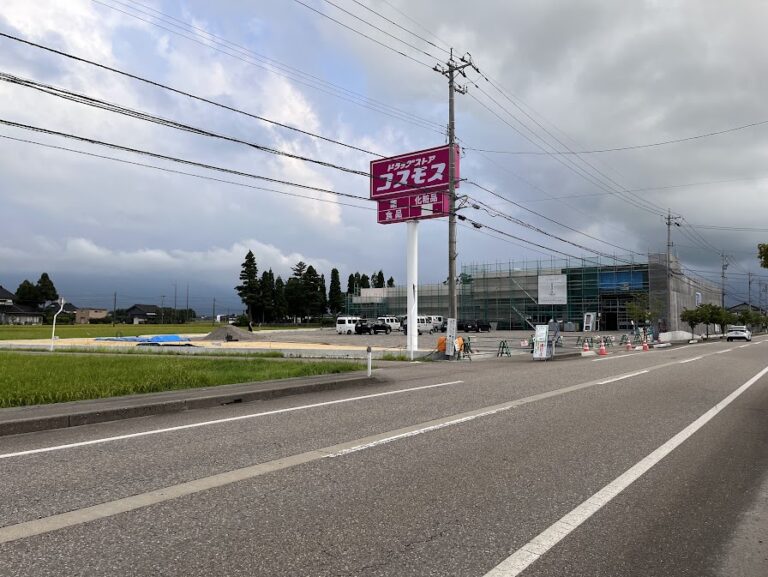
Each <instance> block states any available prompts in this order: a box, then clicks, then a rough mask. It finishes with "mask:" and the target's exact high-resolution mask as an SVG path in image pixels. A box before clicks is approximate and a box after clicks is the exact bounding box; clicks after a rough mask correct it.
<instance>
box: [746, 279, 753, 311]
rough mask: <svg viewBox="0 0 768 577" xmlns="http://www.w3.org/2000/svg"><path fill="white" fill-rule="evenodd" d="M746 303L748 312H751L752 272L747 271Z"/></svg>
mask: <svg viewBox="0 0 768 577" xmlns="http://www.w3.org/2000/svg"><path fill="white" fill-rule="evenodd" d="M747 286H748V287H749V288H748V289H747V305H748V306H749V312H752V273H751V272H748V273H747Z"/></svg>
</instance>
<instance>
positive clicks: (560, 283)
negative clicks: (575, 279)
mask: <svg viewBox="0 0 768 577" xmlns="http://www.w3.org/2000/svg"><path fill="white" fill-rule="evenodd" d="M539 304H540V305H567V304H568V276H567V275H564V274H542V275H539Z"/></svg>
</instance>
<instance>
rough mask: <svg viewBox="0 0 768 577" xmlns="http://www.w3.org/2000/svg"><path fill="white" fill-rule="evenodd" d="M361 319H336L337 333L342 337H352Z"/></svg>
mask: <svg viewBox="0 0 768 577" xmlns="http://www.w3.org/2000/svg"><path fill="white" fill-rule="evenodd" d="M359 320H360V317H339V318H337V319H336V332H337V333H338V334H340V335H351V334H352V333H353V332H354V331H355V323H356V322H357V321H359Z"/></svg>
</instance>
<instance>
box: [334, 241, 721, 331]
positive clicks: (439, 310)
mask: <svg viewBox="0 0 768 577" xmlns="http://www.w3.org/2000/svg"><path fill="white" fill-rule="evenodd" d="M457 281H458V290H457V295H458V296H457V299H458V311H459V318H460V319H483V320H488V321H489V322H490V323H491V325H492V326H495V327H496V328H497V329H522V328H530V327H531V326H533V325H536V324H542V323H545V322H546V321H548V320H549V319H551V318H554V319H556V320H558V321H561V322H562V326H563V328H564V330H574V331H579V330H584V329H585V328H586V329H587V330H629V329H631V327H632V319H631V318H630V314H629V313H628V310H627V305H628V303H631V302H635V303H639V302H643V303H645V304H646V305H647V308H648V309H649V310H650V311H651V312H652V315H651V316H652V320H651V322H652V323H653V325H654V326H656V327H658V328H660V329H661V330H662V331H666V330H687V325H685V326H684V325H683V323H682V322H681V321H680V312H681V311H683V310H684V309H686V308H689V309H692V308H695V307H696V306H697V305H698V304H702V303H712V304H717V305H719V304H720V301H721V291H720V288H719V287H717V286H716V285H714V284H712V283H711V282H708V281H706V280H703V279H700V278H696V277H691V276H688V275H685V274H684V273H683V272H682V269H681V267H680V263H679V262H678V260H677V259H676V258H675V257H671V258H670V266H669V267H667V255H666V254H651V255H649V256H648V257H647V259H643V260H638V259H637V258H634V259H633V258H631V257H614V258H610V259H607V258H597V257H596V258H579V259H576V258H569V259H549V260H521V261H510V262H507V263H494V264H482V265H468V266H464V267H462V272H461V274H460V275H459V278H458V279H457ZM418 299H419V314H424V315H442V316H445V315H446V312H447V311H448V287H447V286H446V285H445V284H437V285H420V286H419V291H418ZM670 311H671V314H670ZM347 312H348V313H350V314H355V315H360V316H366V317H377V316H381V315H396V316H400V315H405V314H406V289H405V287H393V288H382V289H362V290H361V291H360V294H359V295H353V296H352V297H351V298H349V299H348V303H347ZM585 323H586V325H587V326H586V327H585Z"/></svg>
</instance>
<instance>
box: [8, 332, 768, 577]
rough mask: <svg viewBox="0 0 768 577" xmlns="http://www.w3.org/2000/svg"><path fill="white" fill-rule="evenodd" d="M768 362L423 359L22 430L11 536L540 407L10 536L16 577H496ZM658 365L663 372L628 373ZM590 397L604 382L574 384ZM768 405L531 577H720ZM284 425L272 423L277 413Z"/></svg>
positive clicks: (767, 355) (643, 483) (759, 387)
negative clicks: (333, 380) (199, 484)
mask: <svg viewBox="0 0 768 577" xmlns="http://www.w3.org/2000/svg"><path fill="white" fill-rule="evenodd" d="M723 351H726V352H723ZM698 357H701V358H698ZM767 359H768V343H763V342H753V343H752V344H751V345H748V346H745V347H741V345H740V344H737V343H731V344H726V343H712V344H707V345H697V346H692V347H681V348H676V349H675V348H673V349H665V350H658V351H651V352H649V353H643V354H636V355H624V356H619V355H613V356H609V357H607V358H605V359H599V360H596V359H573V360H569V361H563V362H555V363H534V362H532V361H528V362H524V363H521V362H513V363H510V362H509V359H498V360H492V361H488V362H484V363H466V362H465V363H459V364H453V365H447V364H443V363H424V364H420V365H402V366H397V367H390V368H387V369H385V370H383V371H382V375H381V377H380V379H379V380H378V381H377V382H376V383H375V384H371V385H366V386H360V387H355V388H354V389H345V390H335V391H327V392H322V393H311V394H307V395H302V396H298V397H287V398H282V399H276V400H270V401H264V402H259V403H254V404H248V405H230V406H227V407H219V408H215V409H207V410H200V411H189V412H185V413H179V414H174V415H164V416H151V417H147V418H143V419H132V420H129V421H119V422H111V423H102V424H98V425H89V426H83V427H75V428H72V429H67V430H63V431H47V432H42V433H33V434H27V435H18V436H13V437H4V438H0V472H2V477H3V480H2V481H3V488H4V495H5V499H4V500H3V503H2V504H0V526H3V527H5V530H6V531H7V530H9V529H11V530H12V529H13V527H14V525H16V524H18V523H23V522H35V520H37V519H38V518H41V517H48V516H51V515H55V514H57V513H65V512H67V511H73V510H77V509H82V508H84V507H89V506H94V505H99V504H101V503H105V502H111V501H114V500H115V499H121V498H131V497H132V496H136V495H139V494H144V493H146V492H148V491H152V490H154V489H163V488H168V489H169V490H170V488H171V487H172V486H177V485H178V484H179V483H184V482H188V481H193V480H196V479H201V478H210V477H211V476H214V475H220V474H227V473H228V472H231V471H233V470H236V469H238V468H243V467H249V466H252V465H254V464H266V463H275V462H276V461H277V460H280V459H288V458H291V457H293V456H296V455H314V454H315V453H318V452H319V451H321V450H322V449H323V448H328V447H332V446H334V445H336V444H338V443H344V442H349V441H354V440H357V439H366V438H367V437H369V436H370V435H375V434H382V433H387V432H395V431H398V430H400V429H401V428H403V427H409V426H411V427H413V426H420V425H423V424H426V423H429V422H433V421H434V420H435V419H449V418H450V417H451V416H455V415H461V414H465V413H467V412H468V411H478V410H481V409H487V408H489V407H496V408H497V409H498V407H499V406H500V404H503V403H508V402H510V401H520V400H521V399H527V401H526V402H525V403H521V404H517V405H514V406H510V407H508V408H506V409H498V410H497V412H495V413H493V414H486V415H483V416H478V417H477V418H474V419H472V420H467V421H464V422H461V423H456V424H452V425H449V426H442V427H441V428H436V429H433V430H429V431H426V432H423V434H418V435H413V436H407V437H402V438H399V439H397V440H393V441H392V442H389V443H386V444H382V445H378V446H373V447H370V448H366V449H363V450H359V451H357V452H353V453H350V454H345V455H343V456H338V457H334V458H328V457H327V456H326V455H323V456H321V457H318V458H310V459H308V460H304V461H302V462H301V464H296V465H293V466H288V467H287V468H282V469H280V470H275V471H273V472H269V473H263V474H256V475H253V476H251V477H249V478H246V479H244V480H240V481H237V482H231V483H227V484H223V485H221V486H218V487H216V488H211V489H208V490H204V491H199V492H194V493H192V494H189V495H187V496H182V497H180V498H177V499H171V500H165V501H162V502H159V503H157V504H155V505H151V506H147V507H143V508H137V509H135V510H132V511H129V512H126V513H121V514H117V515H113V516H108V517H106V518H104V519H101V520H95V521H90V522H87V523H81V524H74V525H72V526H68V527H65V528H62V529H60V530H57V531H52V532H48V533H44V534H41V535H37V536H32V537H28V538H22V539H18V540H13V541H11V542H8V543H5V544H3V545H0V574H8V575H50V574H73V575H77V574H82V575H147V574H157V575H478V576H482V575H485V573H486V572H487V571H489V570H490V569H491V568H492V567H493V566H495V565H496V564H497V563H499V562H500V561H502V560H503V559H504V558H505V557H507V556H508V555H509V554H510V553H512V552H514V551H515V550H516V549H517V548H519V547H521V546H523V545H525V543H527V542H528V541H529V540H530V539H531V538H533V537H534V536H535V535H537V534H538V533H539V532H540V531H542V530H543V529H545V528H546V527H548V526H549V525H550V524H552V523H553V522H554V521H556V520H557V519H559V518H560V517H561V516H562V515H564V514H565V513H567V512H568V511H570V510H571V509H573V508H574V507H575V506H577V505H578V504H579V503H581V502H582V501H583V500H585V499H587V498H589V497H590V495H592V494H594V493H595V492H596V491H597V490H599V489H600V488H601V487H602V486H604V485H605V484H606V483H608V482H610V481H611V480H613V479H614V478H616V477H617V476H618V475H620V474H621V473H622V472H624V471H625V470H626V469H627V468H628V467H630V466H632V465H633V464H635V463H636V462H638V461H639V460H640V459H642V458H643V457H645V456H646V455H647V454H648V453H650V452H651V451H653V450H654V449H656V448H657V447H658V446H660V445H661V444H663V443H664V442H665V441H667V440H668V439H669V438H670V437H672V436H673V435H675V434H676V433H678V432H679V431H680V430H682V429H684V428H685V427H686V426H687V425H689V424H690V423H691V422H693V421H694V420H695V419H696V418H698V417H699V416H700V415H702V414H703V413H705V412H706V411H707V410H709V409H711V408H712V407H713V406H714V405H715V404H717V403H718V402H720V401H722V399H723V398H725V397H726V396H727V395H729V394H730V393H732V392H733V391H734V390H735V389H737V388H738V387H739V386H740V385H742V384H743V383H744V382H746V381H747V380H748V379H750V378H751V377H753V376H754V375H755V374H756V373H758V372H759V371H760V370H762V369H763V368H765V366H766V364H768V362H767ZM640 371H648V372H644V373H640V374H635V375H634V376H628V377H627V378H624V379H622V380H613V379H615V378H617V377H621V376H627V375H631V374H633V373H639V372H640ZM454 381H462V382H460V383H456V382H454ZM607 381H612V382H607ZM602 382H605V384H599V383H602ZM448 383H452V384H448ZM578 384H582V385H584V386H583V387H582V388H580V389H576V390H573V389H571V390H564V389H565V388H566V387H569V386H573V385H578ZM433 385H441V386H433ZM425 386H432V388H420V387H425ZM409 389H411V390H409ZM381 393H388V394H386V395H381ZM389 393H392V394H389ZM542 393H549V394H550V396H542ZM370 395H380V396H376V397H371V396H370ZM536 395H539V396H538V397H536ZM365 396H368V398H357V397H365ZM310 405H314V406H310ZM302 407H304V408H302ZM766 409H768V377H764V378H763V379H761V380H759V381H758V382H756V383H755V385H753V386H752V387H751V388H750V389H748V390H747V392H745V393H744V395H743V396H741V397H739V398H738V399H737V400H736V401H735V402H734V403H733V404H732V405H730V406H729V407H727V408H726V409H724V410H723V412H722V413H721V414H719V415H718V416H716V417H715V418H714V419H713V420H712V421H711V422H710V423H709V424H707V425H705V427H704V428H702V429H701V431H699V432H698V433H696V434H695V435H694V436H693V437H691V439H689V440H688V441H686V442H685V443H683V444H682V445H681V446H680V447H678V448H677V449H676V450H675V451H674V452H673V453H672V454H670V455H669V456H668V457H667V458H665V459H664V460H662V461H661V462H660V463H658V464H657V465H656V466H655V467H654V468H652V469H651V470H650V471H649V472H648V473H647V474H646V475H644V476H643V477H641V478H640V479H639V480H638V481H637V482H636V483H634V484H633V485H631V486H630V487H629V488H628V489H627V490H626V491H624V492H623V493H621V494H620V495H618V496H617V497H616V498H615V499H614V500H613V501H612V502H610V503H609V504H608V505H606V506H605V507H604V508H603V509H602V510H600V511H599V512H598V513H597V514H596V515H595V516H594V517H592V518H591V519H589V520H588V521H587V522H585V523H584V525H582V526H581V527H579V528H578V529H577V530H576V531H575V532H573V533H572V534H571V535H569V536H568V537H566V538H565V539H564V540H563V541H562V542H561V543H560V544H558V545H557V546H555V547H553V548H552V550H551V551H549V552H547V553H546V554H545V555H543V556H542V558H541V559H540V560H539V561H537V562H536V563H535V564H533V565H532V566H531V567H529V568H528V569H527V570H526V572H525V573H523V574H524V575H548V576H551V575H558V576H559V575H579V576H581V575H606V576H609V575H610V576H611V577H614V576H620V575H643V576H644V577H645V576H647V575H659V576H661V575H664V576H673V575H697V576H698V575H716V574H718V571H721V570H722V567H727V566H728V564H727V559H728V556H729V555H733V553H732V551H733V550H734V549H733V545H732V541H733V538H734V536H736V535H739V534H741V533H743V531H744V526H743V518H742V516H743V515H746V513H747V512H748V511H751V512H754V508H755V506H756V503H758V504H759V496H760V491H761V483H763V482H764V479H765V475H766V471H768V451H766V448H768V426H766V423H765V414H766ZM275 411H285V412H275ZM265 412H271V413H272V414H262V415H261V416H255V415H258V414H259V413H265ZM245 417H247V418H245ZM232 418H236V419H237V420H229V421H225V422H219V423H211V424H208V425H201V426H196V427H194V428H187V429H177V430H174V431H167V432H165V433H158V434H152V435H144V436H137V437H131V438H124V439H121V440H113V441H107V442H103V443H98V444H93V445H87V446H79V447H71V448H62V449H61V450H54V451H50V452H43V453H36V454H27V455H17V456H7V455H8V454H9V453H15V452H19V451H29V450H36V449H40V448H46V447H53V446H56V445H62V444H68V443H77V442H83V441H91V440H96V439H104V438H107V437H114V436H119V435H130V434H136V433H143V432H147V431H156V430H159V429H163V428H172V427H183V426H187V425H192V424H200V423H202V422H203V421H212V420H216V419H232ZM320 454H322V453H321V452H320ZM749 518H750V519H752V520H754V518H755V515H754V514H752V515H751V516H750V517H749ZM756 530H757V531H761V530H762V531H764V530H765V527H764V526H763V527H758V528H757V529H754V528H752V529H747V530H746V531H747V534H748V536H747V539H749V535H751V534H753V533H754V532H755V531H756ZM2 531H3V530H0V535H2ZM729 552H730V553H729ZM754 567H759V565H752V569H750V570H755V569H754ZM748 574H749V573H745V575H748ZM755 575H760V574H759V573H756V574H755Z"/></svg>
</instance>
